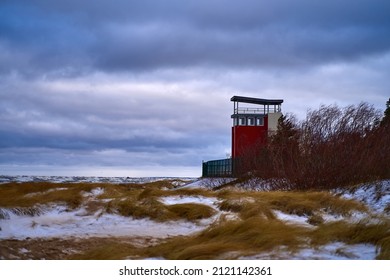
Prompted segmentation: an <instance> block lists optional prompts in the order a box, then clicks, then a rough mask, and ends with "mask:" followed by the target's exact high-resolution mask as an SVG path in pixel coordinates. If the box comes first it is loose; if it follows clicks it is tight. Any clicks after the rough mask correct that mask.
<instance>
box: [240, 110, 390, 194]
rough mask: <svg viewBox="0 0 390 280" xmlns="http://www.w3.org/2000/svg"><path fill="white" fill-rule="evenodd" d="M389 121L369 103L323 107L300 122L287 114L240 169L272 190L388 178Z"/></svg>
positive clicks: (318, 187)
mask: <svg viewBox="0 0 390 280" xmlns="http://www.w3.org/2000/svg"><path fill="white" fill-rule="evenodd" d="M388 108H389V104H388ZM387 111H388V110H387ZM381 119H382V120H381ZM388 119H389V118H387V119H386V117H384V118H381V113H380V112H379V111H378V110H376V109H375V108H374V107H373V106H371V105H368V104H367V103H361V104H359V105H357V106H353V105H351V106H347V107H344V108H340V107H338V106H336V105H330V106H324V105H323V106H321V107H320V108H319V109H318V110H310V111H309V112H308V113H307V117H306V119H305V120H304V121H301V122H298V121H297V120H296V118H294V116H291V115H285V116H283V117H282V118H280V119H279V125H278V130H277V132H276V133H275V134H274V135H271V136H269V141H268V144H267V145H266V146H262V147H258V148H257V149H256V150H252V151H248V153H247V154H246V155H245V156H244V157H243V158H242V159H241V166H242V168H243V170H245V171H246V172H245V173H246V174H250V175H251V176H255V177H258V178H263V179H268V180H270V183H271V184H272V187H273V188H276V189H280V188H288V189H312V188H316V189H329V188H334V187H340V186H345V185H351V184H355V183H361V182H367V181H372V180H377V179H384V178H390V122H389V121H388ZM248 171H250V172H248Z"/></svg>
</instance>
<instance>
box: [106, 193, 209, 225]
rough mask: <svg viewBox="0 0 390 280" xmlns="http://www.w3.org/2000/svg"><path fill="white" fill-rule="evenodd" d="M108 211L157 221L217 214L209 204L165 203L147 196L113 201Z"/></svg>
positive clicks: (194, 218)
mask: <svg viewBox="0 0 390 280" xmlns="http://www.w3.org/2000/svg"><path fill="white" fill-rule="evenodd" d="M107 211H108V212H109V213H114V212H117V213H119V214H120V215H122V216H126V217H133V218H135V219H142V218H149V219H151V220H154V221H157V222H166V221H175V220H179V219H185V220H188V221H196V220H200V219H204V218H210V217H211V216H213V215H214V214H215V211H214V209H212V208H211V207H209V206H207V205H203V204H197V203H182V204H174V205H165V204H164V203H162V202H160V201H158V200H157V199H156V198H154V197H147V198H143V199H141V200H136V199H134V198H129V199H126V200H120V201H113V202H110V203H109V204H108V205H107Z"/></svg>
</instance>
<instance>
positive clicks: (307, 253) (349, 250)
mask: <svg viewBox="0 0 390 280" xmlns="http://www.w3.org/2000/svg"><path fill="white" fill-rule="evenodd" d="M376 255H377V249H376V247H375V246H374V245H371V244H354V245H349V244H348V245H347V244H345V243H343V242H332V243H328V244H326V245H323V246H320V247H318V248H304V249H301V250H298V251H296V252H291V251H288V250H287V249H286V248H284V247H283V246H282V247H279V248H277V249H275V250H272V251H270V252H266V253H261V254H257V255H254V256H248V257H245V258H241V259H249V260H254V259H259V260H260V259H280V260H351V259H352V260H373V259H375V257H376Z"/></svg>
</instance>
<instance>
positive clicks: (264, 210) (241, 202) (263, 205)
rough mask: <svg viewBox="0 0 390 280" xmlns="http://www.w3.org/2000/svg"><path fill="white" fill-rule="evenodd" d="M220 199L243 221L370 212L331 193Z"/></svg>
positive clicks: (231, 194) (255, 194)
mask: <svg viewBox="0 0 390 280" xmlns="http://www.w3.org/2000/svg"><path fill="white" fill-rule="evenodd" d="M218 197H219V198H221V199H223V201H222V202H221V203H220V209H221V210H223V211H232V212H237V213H239V214H240V217H241V218H243V219H245V218H248V217H251V216H253V215H258V214H263V215H265V216H267V217H268V218H274V216H273V214H272V211H273V210H278V211H282V212H284V213H287V214H293V215H298V216H306V217H309V218H310V217H313V216H318V215H319V213H322V212H325V213H328V214H332V215H341V216H349V215H350V214H351V213H353V212H356V211H358V212H366V211H367V208H366V207H365V206H364V205H363V204H361V203H359V202H356V201H354V200H347V199H342V198H339V197H336V196H334V195H332V194H330V193H328V192H245V193H243V192H232V191H223V192H220V193H219V194H218ZM317 220H318V219H317Z"/></svg>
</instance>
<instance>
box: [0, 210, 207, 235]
mask: <svg viewBox="0 0 390 280" xmlns="http://www.w3.org/2000/svg"><path fill="white" fill-rule="evenodd" d="M0 228H1V230H0V240H1V239H10V238H14V239H25V238H50V237H65V238H66V237H81V238H83V237H107V236H117V237H120V236H131V237H134V236H151V237H168V236H177V235H187V234H192V233H194V232H197V231H199V230H202V229H203V228H204V227H203V226H200V225H197V224H193V223H190V222H185V221H175V222H167V223H157V222H154V221H151V220H149V219H138V220H136V219H133V218H129V217H123V216H119V215H113V214H100V213H95V214H94V215H92V216H91V215H86V212H85V210H84V209H79V210H77V211H66V210H65V209H64V208H62V207H58V206H57V207H55V208H53V209H50V210H47V211H45V213H43V214H42V215H39V216H34V217H31V216H24V215H22V216H19V215H15V214H12V213H11V214H10V215H9V218H8V219H1V220H0Z"/></svg>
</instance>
